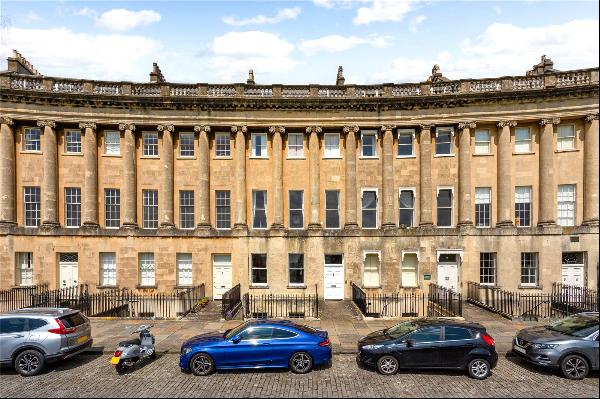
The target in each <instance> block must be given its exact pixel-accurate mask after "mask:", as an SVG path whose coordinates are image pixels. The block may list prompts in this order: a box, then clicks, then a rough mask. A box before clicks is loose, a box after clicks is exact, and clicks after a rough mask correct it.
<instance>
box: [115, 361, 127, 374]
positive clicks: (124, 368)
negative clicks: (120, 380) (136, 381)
mask: <svg viewBox="0 0 600 399" xmlns="http://www.w3.org/2000/svg"><path fill="white" fill-rule="evenodd" d="M127 369H128V367H127V366H125V365H124V364H122V363H119V364H117V365H116V366H115V370H116V371H117V374H119V375H121V374H124V373H125V372H126V371H127Z"/></svg>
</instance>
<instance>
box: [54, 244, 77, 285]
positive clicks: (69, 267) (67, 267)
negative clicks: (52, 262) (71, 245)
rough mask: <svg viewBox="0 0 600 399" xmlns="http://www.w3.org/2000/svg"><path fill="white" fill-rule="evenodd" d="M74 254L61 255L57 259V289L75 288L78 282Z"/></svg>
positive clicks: (75, 255) (75, 256)
mask: <svg viewBox="0 0 600 399" xmlns="http://www.w3.org/2000/svg"><path fill="white" fill-rule="evenodd" d="M77 262H78V256H77V254H76V253H61V254H60V255H59V258H58V271H59V277H58V278H59V280H58V286H59V288H66V287H73V286H76V285H77V283H78V281H79V273H78V268H77Z"/></svg>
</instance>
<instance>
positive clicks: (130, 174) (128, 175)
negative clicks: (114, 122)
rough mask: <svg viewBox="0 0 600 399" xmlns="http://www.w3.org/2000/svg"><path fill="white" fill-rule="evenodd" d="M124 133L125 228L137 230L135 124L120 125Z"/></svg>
mask: <svg viewBox="0 0 600 399" xmlns="http://www.w3.org/2000/svg"><path fill="white" fill-rule="evenodd" d="M119 130H120V131H122V132H123V136H124V140H123V141H124V144H125V145H124V148H123V195H122V198H121V205H122V209H123V228H131V229H134V228H137V227H138V224H137V174H136V166H135V165H136V154H135V133H134V132H135V125H134V124H133V123H121V124H119Z"/></svg>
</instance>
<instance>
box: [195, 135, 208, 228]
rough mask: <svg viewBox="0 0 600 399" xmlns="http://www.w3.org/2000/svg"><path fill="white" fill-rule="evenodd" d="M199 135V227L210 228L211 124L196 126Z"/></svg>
mask: <svg viewBox="0 0 600 399" xmlns="http://www.w3.org/2000/svg"><path fill="white" fill-rule="evenodd" d="M194 131H195V132H197V133H199V135H198V158H199V161H200V164H199V166H200V167H199V169H198V171H199V172H200V173H199V174H200V182H199V183H200V185H199V189H200V192H199V195H198V199H199V204H198V205H199V214H200V220H198V228H203V229H210V154H209V153H208V134H209V133H210V126H194Z"/></svg>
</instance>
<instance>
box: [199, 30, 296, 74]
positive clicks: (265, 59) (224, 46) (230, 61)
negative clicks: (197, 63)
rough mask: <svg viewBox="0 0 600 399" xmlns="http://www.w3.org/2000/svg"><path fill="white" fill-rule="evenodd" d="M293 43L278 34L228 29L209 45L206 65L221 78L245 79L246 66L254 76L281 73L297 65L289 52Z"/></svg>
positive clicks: (292, 47)
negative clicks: (228, 30)
mask: <svg viewBox="0 0 600 399" xmlns="http://www.w3.org/2000/svg"><path fill="white" fill-rule="evenodd" d="M293 50H294V45H293V44H291V43H289V42H287V41H286V40H284V39H281V38H280V37H279V36H278V35H275V34H273V33H268V32H261V31H248V32H228V33H226V34H225V35H222V36H218V37H215V38H214V39H213V41H212V43H211V44H210V46H209V52H208V53H209V54H208V56H209V59H208V65H209V67H210V68H212V69H214V70H215V72H216V73H217V75H218V76H219V77H220V78H221V79H223V80H225V81H238V82H239V81H242V80H245V77H246V74H247V72H248V69H254V72H255V75H256V76H257V80H258V76H259V75H260V74H261V73H265V74H267V73H272V72H285V71H289V70H291V69H293V68H294V67H295V66H296V65H298V63H299V62H298V61H296V60H294V59H293V58H291V56H290V54H291V52H292V51H293Z"/></svg>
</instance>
